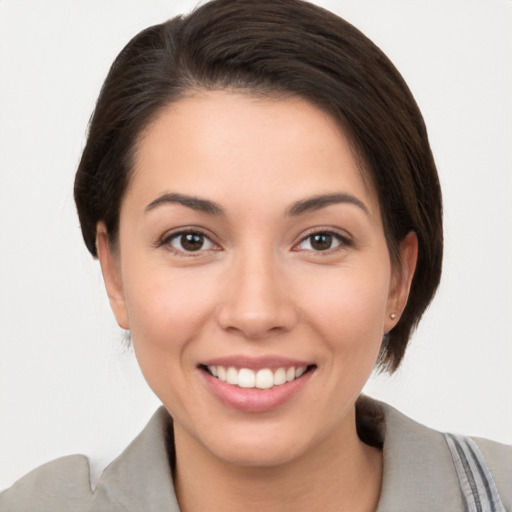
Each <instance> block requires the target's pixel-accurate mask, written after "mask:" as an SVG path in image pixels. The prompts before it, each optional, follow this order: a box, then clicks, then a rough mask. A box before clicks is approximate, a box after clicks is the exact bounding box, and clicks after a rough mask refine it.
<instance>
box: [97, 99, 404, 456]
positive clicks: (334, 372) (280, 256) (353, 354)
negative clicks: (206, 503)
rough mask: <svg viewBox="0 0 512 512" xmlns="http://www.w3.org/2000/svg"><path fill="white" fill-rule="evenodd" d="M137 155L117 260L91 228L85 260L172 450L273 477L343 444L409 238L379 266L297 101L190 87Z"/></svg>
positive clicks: (352, 174)
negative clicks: (91, 263)
mask: <svg viewBox="0 0 512 512" xmlns="http://www.w3.org/2000/svg"><path fill="white" fill-rule="evenodd" d="M135 160H136V161H135V166H134V172H133V176H132V179H131V182H130V185H129V187H128V190H127V192H126V195H125V197H124V200H123V203H122V207H121V213H120V230H119V244H118V248H117V249H116V251H115V252H111V251H110V250H109V247H108V242H107V238H106V236H105V230H104V227H103V226H102V225H101V224H100V225H99V234H98V240H97V242H98V250H99V256H100V261H101V264H102V269H103V273H104V276H105V281H106V285H107V289H108V293H109V297H110V301H111V304H112V307H113V310H114V313H115V315H116V318H117V321H118V323H119V324H120V325H121V326H122V327H123V328H125V329H129V330H130V331H131V334H132V339H133V344H134V349H135V353H136V356H137V359H138V361H139V364H140V367H141V369H142V372H143V374H144V376H145V378H146V380H147V382H148V383H149V385H150V386H151V388H152V389H153V391H154V392H155V393H156V395H157V396H158V397H159V398H160V399H161V400H162V402H163V403H164V405H165V406H166V408H167V409H168V410H169V412H170V413H171V415H172V416H173V418H174V421H175V430H176V437H177V440H178V439H181V440H184V441H185V440H186V442H188V443H192V444H194V445H195V446H196V447H197V448H198V449H199V450H201V451H203V452H204V453H207V454H209V455H210V456H213V457H215V458H218V459H222V460H224V461H227V462H231V463H237V464H246V465H272V464H280V463H285V462H287V461H290V460H292V459H294V458H297V457H301V456H302V455H305V454H307V453H309V452H311V451H312V450H314V449H315V448H318V447H319V446H329V443H331V442H339V439H340V438H348V437H349V436H355V425H354V403H355V400H356V399H357V396H358V395H359V393H360V391H361V389H362V387H363V385H364V383H365V382H366V380H367V378H368V376H369V374H370V373H371V370H372V368H373V366H374V364H375V360H376V358H377V355H378V352H379V348H380V345H381V341H382V336H383V334H384V333H385V332H386V331H388V330H390V329H391V328H392V327H393V325H394V323H395V322H396V320H392V319H391V318H390V314H391V313H393V312H395V313H397V312H398V313H399V312H400V310H401V309H402V308H403V307H404V305H405V300H406V296H407V290H408V286H409V282H410V277H411V276H410V275H409V274H411V275H412V267H413V266H414V265H413V264H411V265H408V263H410V262H412V261H413V259H414V258H413V256H414V254H413V253H414V250H413V249H410V247H412V246H413V245H414V244H413V243H410V242H407V243H406V244H405V246H404V247H405V248H403V253H404V254H403V255H404V259H405V261H406V264H404V267H403V268H401V270H400V271H397V270H395V271H394V270H393V267H392V265H391V263H390V258H389V254H388V248H387V245H386V240H385V236H384V232H383V227H382V222H381V218H380V214H379V204H378V201H377V198H376V197H375V194H374V193H373V191H372V190H370V189H369V188H368V185H367V180H366V181H365V180H363V179H362V174H361V173H362V170H361V169H360V167H358V163H357V159H356V158H355V157H354V154H353V152H352V150H351V147H350V145H349V143H348V141H347V139H346V137H345V136H344V135H343V133H342V131H341V130H340V129H339V127H338V126H337V124H336V123H335V122H334V120H332V119H331V118H330V117H329V116H328V115H327V114H325V113H324V112H322V111H320V110H318V109H317V108H315V107H314V106H312V105H310V104H309V103H307V102H306V101H303V100H300V99H288V100H271V99H266V100H262V99H256V98H253V97H251V96H249V95H237V94H234V93H227V92H208V93H207V92H204V93H197V94H196V95H195V96H192V97H189V98H186V99H183V100H180V101H179V102H177V103H175V104H172V105H171V106H169V107H167V109H166V110H164V111H163V112H162V113H161V115H160V116H159V117H158V119H156V120H155V121H154V122H153V123H152V124H151V125H150V126H149V128H148V129H147V130H146V132H145V134H144V136H143V137H142V138H141V139H140V141H139V145H138V150H137V154H136V159H135ZM406 240H410V237H408V239H406ZM411 254H412V255H413V256H409V255H411ZM177 442H178V441H177Z"/></svg>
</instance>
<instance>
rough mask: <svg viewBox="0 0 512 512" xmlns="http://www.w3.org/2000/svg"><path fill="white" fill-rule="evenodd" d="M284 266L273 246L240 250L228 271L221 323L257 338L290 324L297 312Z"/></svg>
mask: <svg viewBox="0 0 512 512" xmlns="http://www.w3.org/2000/svg"><path fill="white" fill-rule="evenodd" d="M282 270H283V268H282V263H281V262H279V261H278V258H277V257H276V255H275V253H274V251H273V250H272V249H271V248H262V247H260V248H255V247H254V246H252V247H248V248H247V250H241V251H240V252H239V253H238V254H237V256H236V257H235V261H233V262H232V266H231V268H230V272H229V273H228V279H229V282H228V283H226V289H227V292H226V294H225V296H224V298H223V301H222V304H221V306H220V311H219V321H220V324H221V325H222V327H223V328H224V329H228V330H232V331H237V332H240V333H242V334H243V335H244V336H245V337H247V338H254V339H256V338H263V337H267V336H269V335H273V334H276V333H278V332H282V331H286V330H288V329H289V328H291V326H292V325H293V323H294V322H295V321H296V315H295V311H294V306H293V304H292V301H291V300H290V296H289V294H288V293H286V289H285V281H286V279H285V278H284V275H283V271H282Z"/></svg>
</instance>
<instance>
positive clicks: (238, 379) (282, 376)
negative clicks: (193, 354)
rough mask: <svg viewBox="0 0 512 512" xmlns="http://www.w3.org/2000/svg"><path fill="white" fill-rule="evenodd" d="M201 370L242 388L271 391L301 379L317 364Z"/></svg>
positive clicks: (212, 366) (208, 367)
mask: <svg viewBox="0 0 512 512" xmlns="http://www.w3.org/2000/svg"><path fill="white" fill-rule="evenodd" d="M199 368H200V369H201V370H203V371H205V372H206V373H208V374H210V375H211V376H213V377H215V378H217V379H219V380H221V381H223V382H226V383H228V384H231V385H233V386H238V387H240V388H248V389H251V388H256V389H270V388H273V387H274V386H281V385H283V384H286V383H287V382H292V381H294V380H296V379H299V378H300V377H302V376H303V375H305V374H306V373H308V372H312V371H314V370H315V369H316V365H315V364H311V365H307V366H290V367H284V366H282V367H280V368H276V369H271V368H261V369H259V370H252V369H250V368H235V367H233V366H222V365H208V366H206V365H202V364H201V365H199Z"/></svg>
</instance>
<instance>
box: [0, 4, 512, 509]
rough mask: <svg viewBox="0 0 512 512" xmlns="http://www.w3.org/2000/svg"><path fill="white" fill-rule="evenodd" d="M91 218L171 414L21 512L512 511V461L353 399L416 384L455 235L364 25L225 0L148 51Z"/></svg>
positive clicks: (141, 353) (44, 482)
mask: <svg viewBox="0 0 512 512" xmlns="http://www.w3.org/2000/svg"><path fill="white" fill-rule="evenodd" d="M75 199H76V203H77V207H78V212H79V216H80V221H81V226H82V232H83V236H84V240H85V243H86V245H87V247H88V249H89V251H90V252H91V253H92V254H93V256H97V257H98V258H99V260H100V263H101V268H102V272H103V276H104V279H105V284H106V288H107V293H108V296H109V299H110V304H111V307H112V309H113V312H114V315H115V317H116V320H117V322H118V323H119V325H120V326H121V327H123V328H124V329H127V330H129V331H130V332H131V336H132V340H133V344H134V349H135V353H136V355H137V358H138V361H139V364H140V366H141V369H142V372H143V374H144V376H145V378H146V380H147V381H148V383H149V385H150V387H151V388H152V389H153V391H154V392H155V393H156V395H157V396H158V397H159V398H160V399H161V400H162V402H163V404H164V406H165V409H166V410H167V411H166V410H164V409H162V410H160V411H159V412H158V413H157V414H156V415H155V417H154V418H153V420H152V421H151V422H150V424H149V425H148V427H147V428H146V429H145V430H144V432H143V433H142V434H141V436H140V437H139V438H138V439H137V440H136V441H135V442H134V443H133V444H132V445H131V447H129V448H128V449H127V451H126V452H125V453H124V454H123V455H121V457H120V458H119V459H118V460H117V461H115V462H114V463H113V464H112V465H111V466H110V467H109V468H107V470H106V471H105V473H104V475H103V476H102V478H101V479H100V482H99V484H98V486H97V488H96V491H95V493H94V494H92V493H91V491H90V488H89V484H88V466H87V461H86V460H85V459H84V458H83V457H80V456H76V457H72V458H67V459H63V460H59V461H55V462H54V463H51V464H50V465H49V466H47V467H46V468H42V469H40V470H38V471H36V472H35V473H33V474H31V475H28V476H27V477H26V479H24V480H21V481H20V482H19V483H17V484H16V485H15V486H13V487H12V488H11V489H10V490H9V491H7V492H6V493H5V494H4V495H3V497H2V499H3V500H4V501H3V502H1V501H0V504H1V505H2V507H4V508H5V510H8V509H9V507H13V506H17V507H18V508H20V507H25V508H30V506H36V505H35V504H36V503H37V509H39V510H41V509H45V508H46V509H51V510H56V509H58V507H59V506H60V507H66V508H69V506H70V503H72V504H73V508H74V509H77V510H80V509H86V510H89V509H92V510H116V509H118V510H130V509H132V510H151V509H155V510H161V509H165V508H169V509H173V508H172V507H174V510H178V506H179V507H180V509H181V510H217V509H219V510H220V509H224V510H225V509H228V510H240V509H241V508H254V509H256V507H257V508H258V509H259V508H262V507H267V508H270V509H271V510H292V509H293V510H297V509H298V510H301V509H304V510H306V509H308V510H311V509H313V510H339V509H343V508H346V509H348V510H399V509H403V510H436V509H437V510H462V509H463V507H464V506H466V507H469V509H471V508H470V507H471V506H475V507H477V508H476V509H478V506H479V504H484V505H483V506H484V509H486V510H494V509H496V510H500V508H499V507H502V506H505V507H510V500H511V498H510V488H509V486H508V485H507V481H508V480H507V479H508V476H509V475H510V472H509V471H510V469H511V468H510V465H511V454H510V449H509V448H506V447H501V446H498V445H497V444H494V443H491V442H488V441H483V440H482V441H478V443H477V445H475V444H474V443H473V442H472V441H468V440H457V439H454V438H452V437H449V436H447V437H445V436H443V435H442V434H440V433H437V432H434V431H431V430H429V429H427V428H425V427H421V426H419V425H416V424H414V422H412V421H411V420H408V419H407V418H405V417H403V416H401V415H400V414H399V413H398V412H396V411H394V410H392V409H391V408H388V407H386V406H385V405H383V404H379V403H376V402H372V401H370V400H367V399H361V398H359V399H358V396H359V395H360V392H361V389H362V387H363V385H364V383H365V382H366V380H367V378H368V376H369V374H370V373H371V371H372V368H373V367H374V366H375V364H378V365H379V366H380V367H381V368H383V369H389V370H391V371H394V370H395V369H396V368H397V367H398V365H399V364H400V362H401V359H402V357H403V354H404V351H405V348H406V345H407V341H408V338H409V335H410V333H411V331H412V330H413V328H414V327H415V325H416V324H417V322H418V321H419V319H420V317H421V315H422V313H423V311H424V310H425V308H426V306H427V305H428V303H429V302H430V300H431V298H432V296H433V294H434V292H435V289H436V287H437V284H438V281H439V277H440V269H441V255H442V228H441V197H440V191H439V184H438V179H437V174H436V170H435V166H434V162H433V159H432V155H431V152H430V148H429V144H428V139H427V135H426V130H425V127H424V124H423V120H422V118H421V115H420V113H419V111H418V109H417V106H416V104H415V102H414V100H413V98H412V96H411V94H410V92H409V90H408V89H407V86H406V85H405V83H404V82H403V80H402V79H401V77H400V75H399V74H398V73H397V72H396V70H395V69H394V67H393V66H392V64H391V63H390V62H389V61H388V60H387V58H386V57H385V56H384V55H383V54H382V53H381V52H380V50H378V49H377V48H376V47H375V46H374V45H373V44H372V43H371V42H370V41H369V40H367V39H366V38H365V37H364V36H362V34H360V33H359V32H358V31H357V30H355V29H354V28H353V27H351V26H350V25H348V24H347V23H346V22H344V21H343V20H341V19H339V18H336V17H335V16H333V15H331V14H330V13H327V12H326V11H323V10H321V9H318V8H316V7H313V6H311V5H309V4H305V3H301V2H295V1H291V0H290V1H277V2H275V1H273V2H257V3H254V2H246V1H237V2H233V1H216V2H212V3H210V4H206V5H205V6H204V7H202V8H200V9H198V10H196V11H195V12H194V13H192V14H191V15H190V16H188V17H185V18H183V19H180V18H177V19H174V20H171V21H170V22H168V23H166V24H163V25H160V26H157V27H151V28H150V29H148V30H146V31H144V32H143V33H141V34H139V35H138V36H137V37H136V38H134V39H133V40H132V41H131V42H130V43H129V45H128V46H127V47H126V48H125V49H124V50H123V51H122V52H121V54H120V56H119V57H118V59H117V60H116V62H115V63H114V65H113V67H112V70H111V72H110V74H109V76H108V77H107V80H106V82H105V85H104V88H103V90H102V93H101V95H100V98H99V100H98V104H97V107H96V110H95V114H94V116H93V119H92V121H91V126H90V132H89V136H88V142H87V145H86V147H85V149H84V153H83V156H82V160H81V163H80V166H79V169H78V172H77V177H76V182H75ZM169 414H170V416H172V418H173V419H172V420H171V418H170V416H169ZM461 450H462V451H461ZM457 454H458V455H457ZM462 454H465V455H464V456H465V457H470V456H472V457H473V458H472V459H469V460H472V464H473V465H474V466H475V468H476V470H475V471H471V470H470V469H468V468H467V467H466V466H464V464H460V462H461V461H460V460H459V459H463V455H462ZM470 454H471V455H470ZM462 462H463V461H462ZM487 465H489V467H490V471H488V468H487ZM468 479H469V480H470V482H472V483H473V485H472V486H470V488H469V490H468V489H466V485H465V482H466V481H467V480H468ZM507 487H508V488H507ZM507 493H508V494H507ZM471 500H473V501H471ZM484 500H486V501H484ZM485 503H488V504H489V507H491V508H485V507H487V505H485ZM492 507H494V508H492ZM4 508H2V510H3V509H4Z"/></svg>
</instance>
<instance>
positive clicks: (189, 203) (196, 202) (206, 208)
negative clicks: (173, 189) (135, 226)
mask: <svg viewBox="0 0 512 512" xmlns="http://www.w3.org/2000/svg"><path fill="white" fill-rule="evenodd" d="M164 204H181V205H183V206H186V207H187V208H191V209H192V210H196V211H198V212H203V213H208V214H210V215H218V216H224V215H225V214H224V210H223V209H222V208H221V207H220V206H219V205H218V204H217V203H214V202H213V201H209V200H208V199H200V198H199V197H194V196H187V195H184V194H177V193H166V194H162V195H161V196H159V197H157V198H156V199H155V200H154V201H151V203H149V204H148V205H147V206H146V208H145V209H144V211H145V212H149V211H151V210H154V209H155V208H157V207H158V206H162V205H164Z"/></svg>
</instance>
